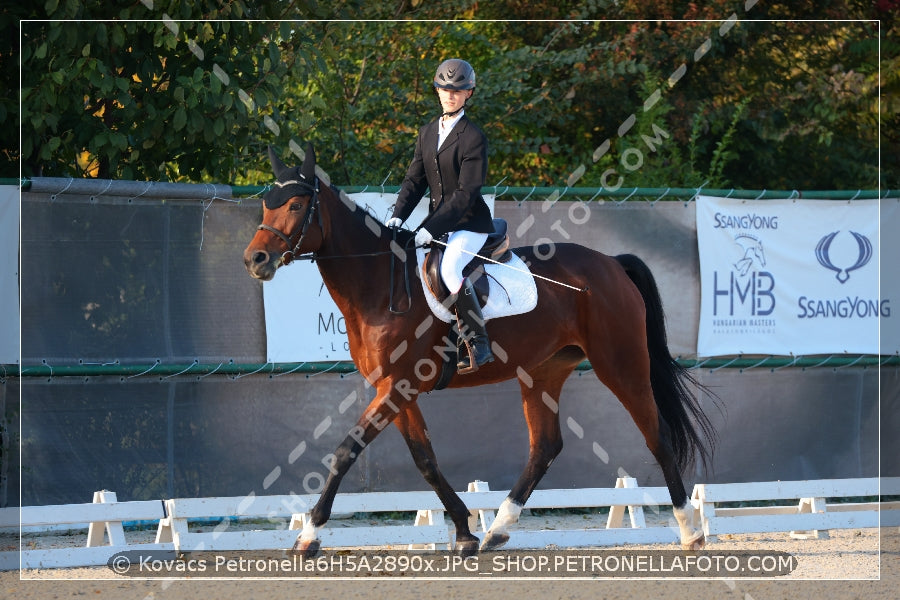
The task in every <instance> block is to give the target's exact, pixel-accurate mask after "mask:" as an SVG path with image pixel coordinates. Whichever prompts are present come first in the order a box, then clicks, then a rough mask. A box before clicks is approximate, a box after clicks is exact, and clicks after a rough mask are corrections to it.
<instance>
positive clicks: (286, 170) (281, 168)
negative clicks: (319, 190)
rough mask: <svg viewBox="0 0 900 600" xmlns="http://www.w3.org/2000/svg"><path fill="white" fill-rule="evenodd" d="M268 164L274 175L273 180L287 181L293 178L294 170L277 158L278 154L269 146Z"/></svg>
mask: <svg viewBox="0 0 900 600" xmlns="http://www.w3.org/2000/svg"><path fill="white" fill-rule="evenodd" d="M269 162H270V163H272V171H273V172H274V173H275V179H277V180H278V181H288V180H290V179H291V178H292V177H293V174H294V170H293V169H291V168H290V167H288V166H287V165H285V164H284V163H283V162H282V161H281V159H280V158H278V154H277V153H276V152H275V148H273V147H272V146H269Z"/></svg>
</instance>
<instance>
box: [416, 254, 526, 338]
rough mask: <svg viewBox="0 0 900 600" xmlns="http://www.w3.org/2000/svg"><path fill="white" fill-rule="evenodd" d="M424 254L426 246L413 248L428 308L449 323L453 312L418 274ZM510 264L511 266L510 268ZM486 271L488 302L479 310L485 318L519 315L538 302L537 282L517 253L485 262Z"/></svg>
mask: <svg viewBox="0 0 900 600" xmlns="http://www.w3.org/2000/svg"><path fill="white" fill-rule="evenodd" d="M424 258H425V250H424V249H422V248H417V249H416V260H417V263H418V264H417V265H416V272H417V273H419V274H420V276H419V280H420V281H421V282H422V290H423V291H424V292H425V299H426V300H427V301H428V306H429V307H430V308H431V312H433V313H434V316H436V317H437V318H438V319H440V320H441V321H444V322H445V323H450V322H451V321H452V319H453V314H452V313H451V312H450V311H449V310H447V309H446V308H444V305H443V304H441V303H440V302H439V301H438V299H437V298H436V297H435V296H434V294H432V293H431V290H429V289H428V284H427V283H425V279H424V278H423V277H421V271H422V269H421V266H420V265H421V264H422V262H423V260H424ZM510 267H512V268H510ZM484 270H485V273H486V276H487V278H488V282H489V284H490V293H489V295H488V302H487V304H486V305H485V306H484V308H483V309H482V310H481V313H482V316H484V320H485V321H487V320H490V319H496V318H498V317H508V316H510V315H520V314H522V313H527V312H528V311H530V310H532V309H534V307H535V306H537V284H536V283H535V281H534V277H533V276H532V274H531V271H529V269H528V265H526V264H525V262H524V261H523V260H522V259H521V258H519V257H518V256H516V254H513V255H512V258H511V259H510V260H509V262H506V263H503V264H502V265H498V264H495V263H485V269H484Z"/></svg>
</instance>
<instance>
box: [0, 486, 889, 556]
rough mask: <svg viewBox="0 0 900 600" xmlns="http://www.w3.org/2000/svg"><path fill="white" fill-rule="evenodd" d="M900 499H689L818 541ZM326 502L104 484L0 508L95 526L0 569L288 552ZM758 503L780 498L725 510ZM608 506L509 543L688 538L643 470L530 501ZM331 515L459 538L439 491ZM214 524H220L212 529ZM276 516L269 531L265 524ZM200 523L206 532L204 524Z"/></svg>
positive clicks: (357, 529) (709, 530)
mask: <svg viewBox="0 0 900 600" xmlns="http://www.w3.org/2000/svg"><path fill="white" fill-rule="evenodd" d="M507 494H508V491H491V490H490V489H489V486H488V484H487V483H486V482H483V481H475V482H472V483H470V484H469V487H468V490H467V491H466V492H463V493H461V494H460V496H461V497H462V499H463V501H464V502H465V503H466V505H467V506H468V507H469V508H470V511H471V517H470V527H471V529H472V531H473V533H475V534H476V535H478V536H479V537H481V536H482V535H483V534H484V532H485V531H486V530H487V529H488V528H489V527H490V525H491V523H492V521H493V519H494V513H495V511H496V509H497V508H498V507H499V506H500V503H501V502H502V501H503V500H504V499H505V498H506V496H507ZM896 495H900V477H894V478H883V479H880V480H879V479H878V478H874V477H873V478H860V479H825V480H815V481H776V482H757V483H727V484H697V485H695V486H694V490H693V493H692V495H691V505H692V507H693V509H694V521H695V525H696V526H697V527H702V528H703V530H704V532H705V533H706V534H707V536H709V537H711V538H713V537H714V536H716V535H721V534H731V533H754V532H790V535H792V536H793V537H798V538H809V537H821V536H823V535H824V536H827V530H829V529H856V528H871V527H878V526H882V527H885V526H891V527H893V526H900V501H886V502H877V501H870V502H853V501H843V502H842V500H846V499H848V498H849V499H856V498H860V497H873V496H874V497H878V496H881V497H884V496H896ZM317 499H318V496H317V495H302V496H300V495H282V496H253V495H250V496H239V497H230V498H176V499H170V500H148V501H132V502H118V501H117V499H116V494H115V493H114V492H110V491H99V492H95V493H94V498H93V502H91V503H85V504H65V505H52V506H26V507H22V508H21V509H20V508H5V509H0V531H4V532H6V533H16V532H18V531H22V532H23V533H28V532H47V531H53V530H60V529H66V530H83V529H87V538H86V542H85V544H84V545H83V546H80V547H67V548H37V547H35V548H31V547H27V548H23V549H22V550H21V552H17V551H6V552H0V569H2V570H12V569H18V568H22V569H38V568H61V567H76V566H99V565H105V564H107V561H108V560H109V559H110V558H111V557H112V556H113V555H115V554H118V553H119V552H123V551H134V550H142V551H157V550H165V551H173V550H174V551H176V552H191V551H195V552H196V551H225V550H229V551H230V550H283V549H286V548H290V547H291V546H292V545H293V543H294V540H295V539H296V537H297V535H298V534H299V531H298V530H299V529H301V528H302V526H303V523H304V522H305V520H306V519H307V518H308V516H309V511H310V510H311V509H312V507H313V505H314V504H315V502H316V500H317ZM760 501H768V502H766V503H767V504H771V503H772V502H771V501H776V504H775V505H773V506H744V507H741V506H737V507H734V506H722V504H723V503H724V504H742V503H748V502H752V503H760ZM601 507H604V508H608V509H609V510H608V516H607V523H606V527H605V528H593V529H589V528H586V529H567V530H528V529H525V528H524V527H523V526H522V525H519V526H518V528H517V529H515V530H514V531H513V534H512V535H511V537H510V541H509V543H508V544H507V546H506V548H509V549H532V548H533V549H540V548H545V547H547V546H553V547H556V548H567V547H603V546H615V545H622V544H649V543H672V544H675V543H677V542H678V529H677V526H675V524H674V519H670V522H669V523H668V524H666V525H649V526H648V523H647V519H646V514H645V511H646V510H651V511H653V512H656V513H658V512H660V510H661V509H666V508H671V501H670V499H669V494H668V491H667V490H666V488H664V487H649V488H641V487H639V486H638V485H637V482H636V480H635V479H634V478H630V477H621V478H618V479H617V481H616V485H615V487H614V488H591V489H566V490H563V489H556V490H536V491H535V492H534V493H533V494H532V496H531V498H530V499H529V501H528V504H527V508H529V509H535V508H553V509H571V508H601ZM333 512H334V514H336V515H337V514H348V513H396V512H415V513H416V516H415V519H414V521H413V522H412V523H409V524H407V525H371V524H368V525H364V526H342V524H343V523H341V521H340V520H333V521H330V522H329V524H328V525H326V527H325V528H323V529H322V530H321V534H320V539H321V541H322V546H323V547H324V548H360V547H384V546H393V547H397V546H400V547H405V548H408V549H410V550H417V549H423V550H424V549H427V550H446V549H449V548H450V546H451V544H452V525H449V524H448V523H446V522H445V519H444V507H443V505H441V503H440V501H439V500H438V498H437V496H436V495H435V494H434V493H433V492H430V491H429V492H373V493H361V494H339V495H338V496H337V498H336V499H335V502H334V510H333ZM626 515H627V517H628V518H627V521H626V518H625V517H626ZM248 519H249V520H251V522H250V526H254V527H255V526H256V525H257V524H259V525H260V529H256V530H248V529H247V528H246V527H244V526H242V527H241V530H239V531H233V530H231V525H232V524H233V523H234V522H235V520H248ZM211 520H216V521H218V524H217V525H215V526H212V527H211V526H210V523H211ZM657 521H658V520H657ZM135 522H140V523H143V524H145V525H148V526H151V527H152V526H153V525H155V526H156V527H157V533H156V539H155V541H154V542H153V543H129V540H128V537H129V533H130V532H126V530H125V526H124V525H123V524H130V523H135ZM266 522H268V524H269V525H270V527H268V528H262V527H264V526H265V524H266ZM285 522H287V523H288V525H287V528H286V529H285V528H284V524H285ZM369 523H371V522H369ZM198 525H199V526H201V527H202V529H203V531H197V528H198ZM192 527H193V530H192ZM38 540H39V538H38Z"/></svg>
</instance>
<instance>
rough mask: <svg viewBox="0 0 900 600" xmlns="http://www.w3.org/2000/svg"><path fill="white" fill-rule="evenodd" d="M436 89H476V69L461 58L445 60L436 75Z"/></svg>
mask: <svg viewBox="0 0 900 600" xmlns="http://www.w3.org/2000/svg"><path fill="white" fill-rule="evenodd" d="M434 87H436V88H443V89H445V90H472V89H475V69H473V68H472V65H470V64H469V63H467V62H466V61H464V60H462V59H459V58H451V59H448V60H445V61H444V62H442V63H441V64H440V65H439V66H438V68H437V71H436V72H435V74H434Z"/></svg>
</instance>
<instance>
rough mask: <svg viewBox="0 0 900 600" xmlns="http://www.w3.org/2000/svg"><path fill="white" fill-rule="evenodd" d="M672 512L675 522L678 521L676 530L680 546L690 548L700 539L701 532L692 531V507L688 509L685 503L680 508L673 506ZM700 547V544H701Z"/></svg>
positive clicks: (697, 530)
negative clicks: (679, 536) (678, 531)
mask: <svg viewBox="0 0 900 600" xmlns="http://www.w3.org/2000/svg"><path fill="white" fill-rule="evenodd" d="M672 512H673V513H675V520H676V521H678V529H679V530H680V532H681V545H682V546H684V547H685V548H690V547H691V546H692V545H694V544H695V543H696V542H697V541H698V540H700V539H702V537H703V532H702V531H700V530H699V529H694V524H693V507H689V506H688V504H687V503H685V505H684V506H682V507H680V508H679V507H677V506H673V507H672ZM701 545H702V544H701Z"/></svg>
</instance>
